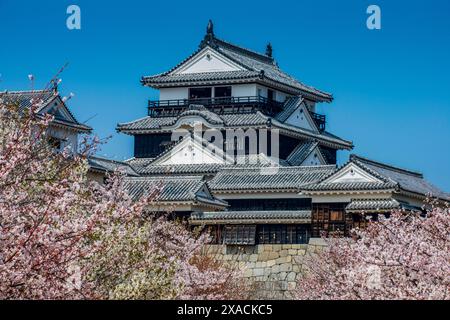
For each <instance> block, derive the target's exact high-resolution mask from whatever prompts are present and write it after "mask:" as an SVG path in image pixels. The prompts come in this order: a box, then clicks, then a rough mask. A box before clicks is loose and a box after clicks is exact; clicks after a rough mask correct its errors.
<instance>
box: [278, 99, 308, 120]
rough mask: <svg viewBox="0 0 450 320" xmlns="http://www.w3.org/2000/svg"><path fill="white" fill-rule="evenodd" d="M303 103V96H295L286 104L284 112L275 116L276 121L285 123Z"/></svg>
mask: <svg viewBox="0 0 450 320" xmlns="http://www.w3.org/2000/svg"><path fill="white" fill-rule="evenodd" d="M302 102H303V98H302V97H301V96H294V97H291V98H289V100H287V101H286V102H285V103H284V105H283V110H282V111H281V112H279V113H278V114H277V115H276V116H275V119H277V120H278V121H281V122H285V121H286V120H287V119H288V118H289V116H290V115H291V114H292V113H293V112H294V111H295V110H296V109H297V108H298V106H299V105H300V104H301V103H302Z"/></svg>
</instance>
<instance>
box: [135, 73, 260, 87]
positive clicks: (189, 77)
mask: <svg viewBox="0 0 450 320" xmlns="http://www.w3.org/2000/svg"><path fill="white" fill-rule="evenodd" d="M258 77H259V72H256V71H249V70H242V71H227V72H223V71H221V72H200V73H183V74H174V75H165V74H160V75H156V76H152V77H144V79H143V81H144V83H145V84H147V85H152V84H160V85H161V84H173V83H179V84H185V83H190V82H193V81H196V82H197V81H223V80H241V79H242V80H244V79H247V80H248V79H257V78H258Z"/></svg>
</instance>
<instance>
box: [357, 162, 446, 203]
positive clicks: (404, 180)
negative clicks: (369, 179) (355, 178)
mask: <svg viewBox="0 0 450 320" xmlns="http://www.w3.org/2000/svg"><path fill="white" fill-rule="evenodd" d="M350 161H352V162H354V163H356V164H358V165H359V166H360V167H363V168H364V169H366V170H368V171H369V172H371V173H375V174H378V175H379V176H381V177H384V178H385V179H389V180H390V181H394V182H395V183H397V184H398V185H399V187H400V189H402V190H404V191H409V192H413V193H417V194H420V195H428V194H431V195H432V196H433V197H438V198H442V199H447V200H450V197H449V195H448V194H446V193H444V192H443V191H442V190H440V189H439V188H437V187H436V186H434V185H432V184H431V183H429V182H428V181H426V180H425V179H424V177H423V175H422V174H421V173H417V172H413V171H409V170H405V169H402V168H398V167H394V166H391V165H387V164H384V163H380V162H376V161H373V160H369V159H367V158H363V157H360V156H357V155H351V156H350Z"/></svg>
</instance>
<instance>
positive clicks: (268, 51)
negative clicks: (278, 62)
mask: <svg viewBox="0 0 450 320" xmlns="http://www.w3.org/2000/svg"><path fill="white" fill-rule="evenodd" d="M272 52H273V48H272V44H271V43H270V42H269V43H268V44H267V46H266V56H268V57H269V58H272Z"/></svg>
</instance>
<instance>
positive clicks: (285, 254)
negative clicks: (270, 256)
mask: <svg viewBox="0 0 450 320" xmlns="http://www.w3.org/2000/svg"><path fill="white" fill-rule="evenodd" d="M287 255H288V250H287V249H283V250H281V251H280V257H286V256H287Z"/></svg>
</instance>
